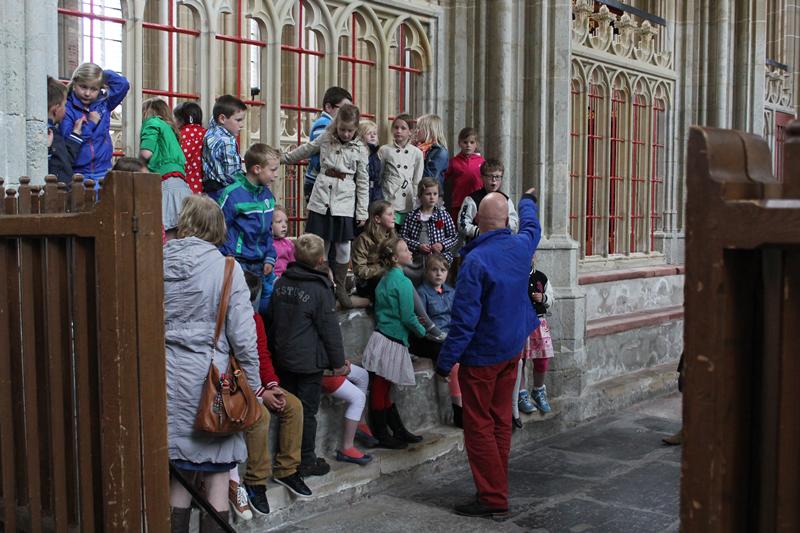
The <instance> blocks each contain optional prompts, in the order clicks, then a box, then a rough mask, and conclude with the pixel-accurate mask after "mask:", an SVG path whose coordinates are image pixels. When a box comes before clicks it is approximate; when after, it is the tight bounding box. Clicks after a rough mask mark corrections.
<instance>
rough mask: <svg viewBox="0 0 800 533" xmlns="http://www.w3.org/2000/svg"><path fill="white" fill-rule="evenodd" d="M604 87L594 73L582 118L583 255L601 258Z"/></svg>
mask: <svg viewBox="0 0 800 533" xmlns="http://www.w3.org/2000/svg"><path fill="white" fill-rule="evenodd" d="M607 98H608V96H607V87H606V85H605V79H604V74H603V73H602V72H601V71H600V69H595V70H594V72H593V73H592V76H591V78H590V81H589V95H588V110H587V116H586V205H585V211H584V219H585V231H586V255H587V256H588V255H594V254H602V253H603V251H604V250H605V241H606V237H605V235H604V233H603V231H602V228H601V224H602V219H603V218H604V214H605V209H604V207H603V205H604V203H605V202H604V201H603V196H604V194H603V188H604V185H605V181H606V176H607V175H608V174H607V169H606V161H607V159H606V157H607V150H608V133H607V131H608V108H607V105H606V103H607Z"/></svg>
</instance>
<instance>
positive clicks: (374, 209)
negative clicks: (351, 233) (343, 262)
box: [352, 200, 395, 302]
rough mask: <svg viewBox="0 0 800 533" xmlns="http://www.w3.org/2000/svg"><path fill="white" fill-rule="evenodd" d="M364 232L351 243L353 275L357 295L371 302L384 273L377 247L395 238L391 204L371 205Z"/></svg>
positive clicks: (384, 201)
mask: <svg viewBox="0 0 800 533" xmlns="http://www.w3.org/2000/svg"><path fill="white" fill-rule="evenodd" d="M365 228H366V229H364V231H363V232H362V233H361V235H359V236H358V238H357V239H356V240H355V242H354V243H353V258H352V259H353V274H354V275H355V278H356V294H358V295H359V296H362V297H364V298H368V299H369V300H370V301H373V302H374V301H375V288H376V287H377V286H378V282H379V281H380V280H381V278H382V277H383V275H384V274H385V273H386V269H385V268H384V266H383V265H382V264H381V260H380V244H381V243H382V242H383V241H385V240H386V239H388V238H390V237H394V236H395V231H394V209H392V204H391V203H390V202H387V201H386V200H376V201H374V202H372V203H371V204H370V206H369V220H368V221H367V224H366V227H365Z"/></svg>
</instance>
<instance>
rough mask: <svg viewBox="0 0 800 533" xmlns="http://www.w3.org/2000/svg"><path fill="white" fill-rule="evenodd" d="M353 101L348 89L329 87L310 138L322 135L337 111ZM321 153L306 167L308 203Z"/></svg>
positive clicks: (311, 158)
mask: <svg viewBox="0 0 800 533" xmlns="http://www.w3.org/2000/svg"><path fill="white" fill-rule="evenodd" d="M352 103H353V95H351V94H350V93H349V92H348V91H347V89H342V88H341V87H328V89H327V90H326V91H325V95H324V96H323V97H322V113H321V114H320V116H319V117H317V119H316V120H315V121H314V122H313V123H312V124H311V130H310V131H309V133H308V140H309V142H310V141H313V140H314V139H316V138H317V137H319V136H320V135H322V134H323V133H324V132H325V130H326V129H328V126H330V124H331V122H333V117H335V116H336V112H337V111H339V108H341V107H342V106H343V105H345V104H352ZM319 159H320V156H319V154H314V155H312V156H311V157H309V158H308V166H307V167H306V175H305V179H304V180H303V193H304V196H305V199H306V203H308V200H309V198H311V191H312V190H313V189H314V182H315V181H317V174H319Z"/></svg>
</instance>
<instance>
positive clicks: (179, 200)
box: [161, 177, 192, 230]
mask: <svg viewBox="0 0 800 533" xmlns="http://www.w3.org/2000/svg"><path fill="white" fill-rule="evenodd" d="M191 195H192V189H190V188H189V186H188V185H187V184H186V182H185V181H183V178H178V177H171V178H167V179H165V180H164V181H162V182H161V223H162V224H164V229H165V230H170V229H173V228H175V227H177V226H178V216H179V215H180V214H181V208H183V200H184V199H185V198H186V197H187V196H191Z"/></svg>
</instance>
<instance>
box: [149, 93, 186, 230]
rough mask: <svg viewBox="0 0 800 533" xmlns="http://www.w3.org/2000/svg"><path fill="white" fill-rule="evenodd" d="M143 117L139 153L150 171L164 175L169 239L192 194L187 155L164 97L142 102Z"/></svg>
mask: <svg viewBox="0 0 800 533" xmlns="http://www.w3.org/2000/svg"><path fill="white" fill-rule="evenodd" d="M142 119H143V122H142V133H141V136H140V138H139V156H140V157H141V158H142V159H143V160H144V161H145V162H146V163H147V168H148V170H150V172H152V173H154V174H158V175H160V176H161V222H162V223H163V224H164V230H165V231H166V237H167V239H168V240H169V239H170V238H174V236H175V235H174V234H175V232H176V228H177V226H178V215H179V214H180V211H181V206H183V199H184V198H186V197H187V196H191V195H192V190H191V189H190V188H189V185H188V184H187V183H186V173H185V170H184V167H185V166H186V157H185V156H184V155H183V150H182V149H181V143H180V133H179V132H178V127H177V126H176V125H175V120H174V119H173V118H172V111H171V110H170V108H169V106H168V105H167V103H166V102H165V101H164V100H161V99H160V98H149V99H147V100H145V101H144V102H142Z"/></svg>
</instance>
